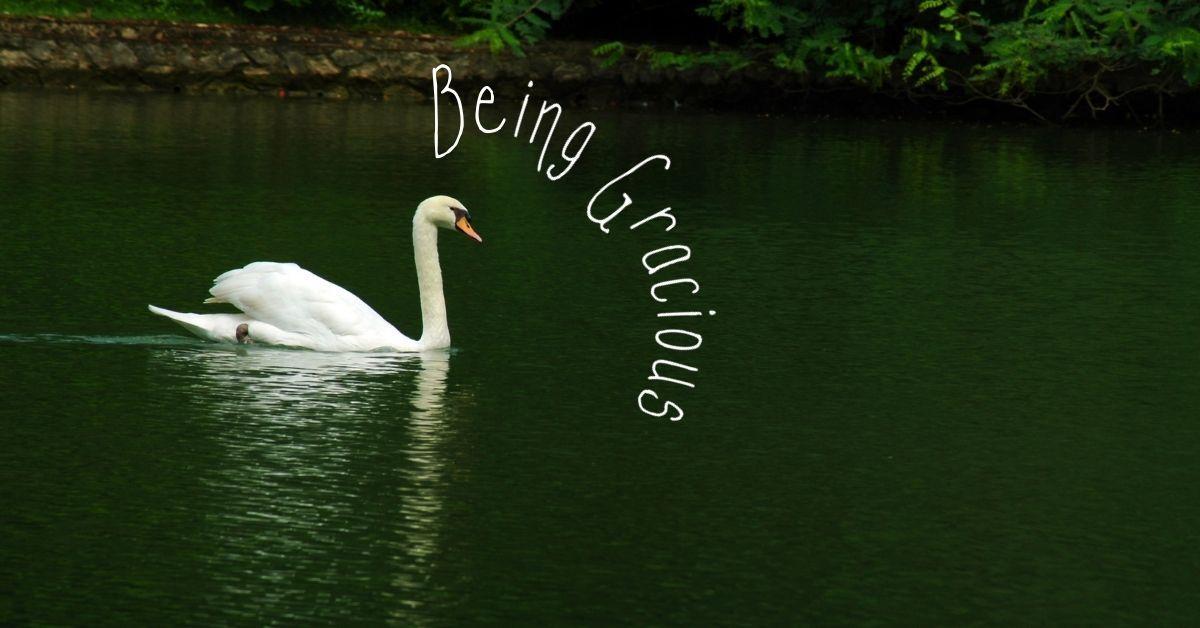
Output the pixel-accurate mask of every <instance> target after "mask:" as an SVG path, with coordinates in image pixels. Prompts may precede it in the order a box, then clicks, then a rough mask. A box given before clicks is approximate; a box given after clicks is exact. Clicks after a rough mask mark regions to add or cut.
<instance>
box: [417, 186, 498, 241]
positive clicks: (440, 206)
mask: <svg viewBox="0 0 1200 628" xmlns="http://www.w3.org/2000/svg"><path fill="white" fill-rule="evenodd" d="M418 221H424V222H428V223H429V224H431V225H433V226H435V227H440V228H442V229H454V230H456V231H461V232H462V233H463V234H465V235H466V236H467V237H469V238H471V239H472V240H475V241H476V242H479V243H482V242H483V238H482V237H480V236H479V234H478V233H475V229H474V227H472V226H471V212H469V211H467V208H466V207H463V204H462V203H460V202H458V201H457V200H456V199H453V198H450V197H449V196H431V197H429V198H427V199H425V200H423V201H421V204H420V205H417V213H416V215H415V216H413V222H418Z"/></svg>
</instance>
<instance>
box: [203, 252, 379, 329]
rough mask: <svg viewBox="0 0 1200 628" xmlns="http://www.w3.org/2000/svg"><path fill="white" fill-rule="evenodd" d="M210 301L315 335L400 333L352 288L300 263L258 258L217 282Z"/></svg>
mask: <svg viewBox="0 0 1200 628" xmlns="http://www.w3.org/2000/svg"><path fill="white" fill-rule="evenodd" d="M209 293H211V294H212V298H210V299H207V300H206V301H205V302H206V303H230V304H232V305H233V306H234V307H236V308H238V309H239V310H241V311H243V312H245V313H246V314H248V315H250V316H251V317H253V318H255V319H257V320H261V321H264V322H267V323H270V324H272V325H274V326H276V327H278V328H280V329H282V330H285V331H289V332H293V333H300V334H306V335H308V336H311V337H313V338H325V337H329V336H357V335H363V334H382V333H396V334H399V333H400V332H398V331H396V328H395V327H393V326H392V325H391V324H390V323H388V322H387V321H386V320H384V319H383V317H382V316H380V315H379V314H378V313H376V312H375V310H373V309H371V307H370V306H369V305H367V304H366V303H364V302H363V301H362V299H359V298H358V297H356V296H354V294H352V293H351V292H350V291H348V290H346V289H345V288H342V287H341V286H338V285H336V284H334V283H331V282H329V281H326V280H324V279H322V278H320V277H318V276H317V275H315V274H313V273H311V272H309V271H307V270H304V269H303V268H300V267H299V266H297V265H296V264H290V263H289V264H279V263H275V262H254V263H252V264H249V265H247V266H246V267H245V268H239V269H236V270H231V271H229V272H227V273H224V274H222V275H221V276H219V277H217V278H216V279H215V280H214V281H213V287H212V289H210V290H209Z"/></svg>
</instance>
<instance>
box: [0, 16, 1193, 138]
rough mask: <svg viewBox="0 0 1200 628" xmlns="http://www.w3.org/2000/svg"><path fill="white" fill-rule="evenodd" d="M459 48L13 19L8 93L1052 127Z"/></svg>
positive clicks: (560, 52)
mask: <svg viewBox="0 0 1200 628" xmlns="http://www.w3.org/2000/svg"><path fill="white" fill-rule="evenodd" d="M456 39H457V38H456V37H452V36H446V35H431V34H417V33H412V32H408V31H402V30H392V31H374V30H354V29H339V28H322V27H311V26H279V25H251V24H202V23H185V22H162V21H153V20H100V19H92V18H51V17H17V16H0V90H9V89H21V90H24V89H47V90H67V91H75V90H87V91H118V92H131V93H145V92H162V93H179V94H232V95H262V96H271V97H280V96H286V97H289V98H321V99H330V100H348V99H368V100H383V101H394V102H400V103H429V102H431V100H432V92H431V90H430V78H431V72H432V69H433V68H434V67H436V66H438V65H439V64H442V63H445V64H448V65H450V66H451V67H452V68H453V69H454V76H455V81H456V82H457V84H458V85H459V86H461V87H462V88H463V89H464V90H471V89H475V90H477V89H479V88H480V87H482V86H483V85H491V86H493V87H494V88H496V89H497V91H504V92H508V93H530V94H531V95H532V96H536V97H541V98H547V99H553V100H555V101H557V102H559V103H561V104H563V105H565V106H571V107H575V108H586V109H593V110H603V109H658V110H675V109H681V108H682V109H688V110H693V111H737V112H742V113H769V114H795V115H802V116H804V115H807V116H832V117H870V118H901V119H903V118H914V119H934V120H937V119H947V120H957V121H967V122H978V123H985V124H987V123H994V122H1002V123H1008V122H1015V123H1033V124H1037V123H1039V122H1043V123H1044V122H1047V120H1046V119H1041V120H1039V119H1038V118H1035V117H1034V115H1036V114H1034V115H1030V113H1031V111H1032V110H1031V109H1029V108H1025V109H1024V110H1022V109H1021V108H1018V107H1014V106H1012V105H1011V104H1006V103H1003V102H995V101H988V100H986V99H970V101H969V102H968V104H964V103H963V102H962V101H961V99H958V96H960V95H958V94H954V93H940V94H932V93H913V92H909V91H906V90H903V89H900V88H887V87H885V88H880V89H868V88H865V87H861V86H856V85H826V84H814V83H811V82H810V81H808V80H806V79H805V78H804V77H801V76H800V75H797V74H794V73H790V72H786V71H784V70H780V69H778V68H774V67H770V66H767V65H765V64H753V65H750V66H747V67H744V68H741V69H739V70H738V71H736V72H731V71H728V70H725V69H720V68H717V67H714V66H711V65H709V66H705V65H697V66H694V67H691V68H687V69H678V68H671V67H655V66H654V65H653V64H652V63H650V61H648V60H646V59H644V58H640V56H639V55H625V56H623V57H622V58H620V59H618V60H617V61H616V62H615V63H611V64H609V65H606V63H605V60H604V58H603V57H601V56H597V55H595V54H593V49H594V48H595V46H596V42H578V41H562V40H547V41H544V42H541V43H539V44H537V45H536V47H533V48H531V49H530V50H529V54H528V55H527V56H524V57H521V56H516V55H514V54H512V53H510V52H504V53H500V54H493V53H492V52H491V51H489V50H488V49H487V48H485V47H461V46H458V45H456V44H455V41H456ZM1137 78H1138V77H1137V76H1136V75H1134V76H1123V77H1119V78H1118V79H1114V80H1117V81H1118V82H1119V83H1121V82H1133V81H1136V79H1137ZM530 81H532V82H533V86H532V88H530V87H529V86H528V83H529V82H530ZM1117 86H1118V87H1119V86H1120V85H1119V84H1118V85H1117ZM1160 97H1161V94H1157V95H1156V94H1153V93H1151V92H1149V91H1147V92H1144V93H1142V94H1134V95H1133V96H1131V97H1130V98H1131V99H1133V98H1136V99H1138V100H1137V101H1136V102H1132V103H1130V104H1129V106H1128V107H1127V111H1126V110H1121V111H1104V112H1102V114H1103V115H1101V116H1099V117H1085V116H1079V117H1076V118H1074V119H1072V120H1068V121H1065V122H1063V121H1061V120H1056V121H1054V122H1055V123H1060V124H1066V125H1079V126H1102V125H1116V126H1131V127H1144V128H1148V127H1150V126H1157V127H1162V126H1163V121H1162V120H1163V119H1162V118H1158V119H1155V118H1153V117H1145V116H1143V117H1139V115H1138V113H1137V112H1138V111H1139V110H1140V111H1163V110H1164V109H1163V108H1162V107H1163V103H1162V102H1161V101H1160V102H1155V99H1156V98H1160ZM1037 102H1038V104H1039V105H1041V106H1043V107H1045V109H1047V110H1050V111H1053V110H1055V109H1058V110H1063V109H1064V108H1065V107H1066V105H1068V104H1069V102H1066V101H1065V99H1064V97H1063V96H1061V95H1054V94H1051V95H1047V96H1044V97H1039V100H1038V101H1037ZM1076 104H1078V103H1076ZM1135 105H1136V106H1135ZM1166 105H1167V106H1166V109H1165V110H1166V111H1167V113H1168V114H1169V115H1167V116H1166V119H1168V120H1170V121H1171V123H1172V124H1175V125H1186V126H1194V125H1195V124H1197V123H1198V122H1200V90H1195V89H1184V90H1179V91H1175V92H1172V93H1171V94H1170V96H1169V100H1168V101H1167V103H1166ZM1092 113H1093V116H1094V114H1095V112H1092ZM1039 117H1040V116H1039Z"/></svg>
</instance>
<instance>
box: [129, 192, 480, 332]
mask: <svg viewBox="0 0 1200 628" xmlns="http://www.w3.org/2000/svg"><path fill="white" fill-rule="evenodd" d="M439 228H441V229H456V230H458V231H460V232H462V233H463V234H465V235H466V236H468V237H470V238H471V239H473V240H475V241H476V242H479V243H483V238H481V237H480V236H479V234H478V233H476V232H475V229H474V228H473V227H472V226H471V213H470V212H468V211H467V209H466V208H465V207H464V206H463V204H462V203H460V202H458V201H457V200H455V199H453V198H451V197H449V196H433V197H430V198H427V199H425V200H424V201H421V204H420V205H418V206H417V211H416V213H415V214H414V215H413V254H414V255H415V257H416V266H417V286H418V288H419V290H420V293H421V326H422V329H421V337H420V338H419V339H417V340H413V339H411V338H409V337H407V336H405V335H404V334H402V333H400V331H399V330H397V329H396V328H395V327H393V326H392V325H391V323H388V322H387V321H386V320H384V319H383V317H382V316H380V315H379V314H378V313H376V312H375V310H373V309H371V307H370V306H368V305H367V304H366V303H364V302H363V301H362V299H360V298H358V297H356V296H354V294H352V293H351V292H350V291H349V290H346V289H345V288H342V287H341V286H338V285H336V284H334V283H331V282H329V281H326V280H324V279H322V278H320V277H318V276H317V275H315V274H313V273H311V272H309V271H307V270H304V269H303V268H301V267H299V266H297V265H296V264H291V263H287V264H280V263H276V262H253V263H251V264H248V265H246V266H245V267H244V268H238V269H235V270H231V271H229V272H227V273H224V274H222V275H220V276H219V277H217V278H216V279H215V280H213V287H212V288H211V289H210V290H209V293H210V294H212V297H210V298H208V299H205V301H204V302H205V303H229V304H232V305H233V306H234V307H236V308H237V309H239V310H241V312H240V313H237V314H188V313H184V312H173V311H171V310H168V309H164V308H161V307H157V306H154V305H149V306H148V307H149V309H150V311H151V312H153V313H155V314H158V315H160V316H165V317H167V318H169V319H171V320H173V321H175V322H176V323H179V324H180V325H182V326H183V327H184V328H185V329H187V330H188V331H190V332H192V333H193V334H195V335H197V336H199V337H201V338H205V339H207V340H213V341H216V342H224V343H243V344H244V343H258V344H265V345H277V346H283V347H293V348H299V349H313V350H316V351H338V352H341V351H379V350H392V351H425V350H429V349H442V348H445V347H449V346H450V327H449V325H448V324H447V322H446V299H445V297H444V296H443V294H442V267H441V264H440V263H439V262H438V249H437V231H438V229H439Z"/></svg>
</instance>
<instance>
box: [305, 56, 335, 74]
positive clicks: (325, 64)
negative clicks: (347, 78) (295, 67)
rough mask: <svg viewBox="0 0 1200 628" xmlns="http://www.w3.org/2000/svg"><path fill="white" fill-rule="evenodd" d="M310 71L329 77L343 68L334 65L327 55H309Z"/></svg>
mask: <svg viewBox="0 0 1200 628" xmlns="http://www.w3.org/2000/svg"><path fill="white" fill-rule="evenodd" d="M308 71H309V72H312V73H313V74H316V75H317V76H319V77H321V78H329V77H333V76H337V75H339V74H341V73H342V69H341V68H339V67H338V66H336V65H334V63H333V62H332V61H330V60H329V58H328V57H326V56H325V55H316V56H313V57H309V59H308Z"/></svg>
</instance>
